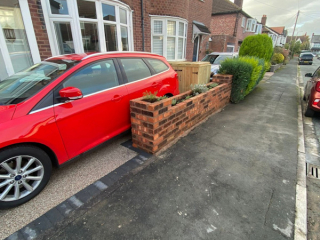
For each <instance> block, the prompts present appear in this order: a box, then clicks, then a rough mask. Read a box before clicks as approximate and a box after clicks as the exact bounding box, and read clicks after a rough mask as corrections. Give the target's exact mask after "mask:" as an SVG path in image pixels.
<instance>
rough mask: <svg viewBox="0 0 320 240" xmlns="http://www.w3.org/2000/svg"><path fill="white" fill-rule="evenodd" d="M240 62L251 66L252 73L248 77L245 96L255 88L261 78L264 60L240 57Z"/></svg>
mask: <svg viewBox="0 0 320 240" xmlns="http://www.w3.org/2000/svg"><path fill="white" fill-rule="evenodd" d="M240 59H241V60H242V61H245V62H247V63H249V64H250V65H251V66H252V73H251V76H250V81H249V83H248V86H247V88H246V92H245V96H246V95H248V94H249V93H250V92H251V91H252V90H253V89H254V88H255V86H257V84H258V83H259V81H260V80H261V79H262V77H263V75H264V74H263V71H264V60H263V59H259V58H257V57H249V56H246V57H240Z"/></svg>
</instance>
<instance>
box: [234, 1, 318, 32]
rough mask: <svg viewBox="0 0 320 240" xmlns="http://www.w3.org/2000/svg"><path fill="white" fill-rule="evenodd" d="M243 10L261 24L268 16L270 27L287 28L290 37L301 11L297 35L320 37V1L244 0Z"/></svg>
mask: <svg viewBox="0 0 320 240" xmlns="http://www.w3.org/2000/svg"><path fill="white" fill-rule="evenodd" d="M231 1H232V2H233V0H231ZM243 10H244V11H245V12H246V13H248V14H249V15H250V16H252V17H253V18H256V19H257V20H258V21H259V22H260V21H261V17H262V15H264V14H265V15H267V26H268V27H281V26H285V27H286V29H287V30H288V32H289V33H288V35H289V36H291V35H292V31H293V26H294V23H295V19H296V16H297V12H298V10H300V14H299V18H298V22H297V27H296V30H295V35H304V34H305V33H307V35H309V36H310V38H311V35H312V33H314V34H316V35H320V0H268V1H265V0H243Z"/></svg>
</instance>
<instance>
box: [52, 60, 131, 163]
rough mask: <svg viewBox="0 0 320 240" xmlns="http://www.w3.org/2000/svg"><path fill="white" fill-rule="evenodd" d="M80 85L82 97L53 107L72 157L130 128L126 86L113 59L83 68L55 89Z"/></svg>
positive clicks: (78, 86)
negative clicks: (121, 82) (120, 78)
mask: <svg viewBox="0 0 320 240" xmlns="http://www.w3.org/2000/svg"><path fill="white" fill-rule="evenodd" d="M69 86H72V87H77V88H79V89H80V90H81V91H82V93H83V98H82V99H79V100H75V101H72V102H68V103H63V104H61V105H56V106H55V107H54V111H55V117H56V122H57V125H58V128H59V130H60V134H61V137H62V139H63V141H64V144H65V147H66V149H67V152H68V155H69V157H70V158H72V157H75V156H77V155H79V154H80V153H83V152H85V151H87V150H89V149H91V148H92V147H94V146H97V145H98V144H100V143H102V142H104V141H106V140H108V139H110V138H112V137H113V136H115V135H117V134H119V133H120V132H123V131H124V130H126V129H129V128H130V119H126V118H124V117H123V116H124V115H126V112H125V111H127V110H128V107H127V105H129V100H128V95H127V89H126V87H125V86H124V85H119V80H118V75H117V72H116V69H115V65H114V61H113V60H112V59H105V60H102V61H99V62H95V63H93V64H91V65H88V66H86V67H83V68H81V69H80V70H79V71H77V72H76V73H74V74H72V75H71V76H70V77H68V78H67V80H65V81H64V82H63V83H62V84H61V86H60V87H59V88H58V89H57V91H56V92H55V97H56V98H59V93H58V91H59V90H60V89H62V88H65V87H69Z"/></svg>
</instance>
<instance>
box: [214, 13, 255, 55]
mask: <svg viewBox="0 0 320 240" xmlns="http://www.w3.org/2000/svg"><path fill="white" fill-rule="evenodd" d="M243 16H244V15H243V14H241V13H239V14H238V13H233V14H221V15H214V16H212V17H211V23H210V30H211V33H212V35H211V39H212V42H211V43H210V50H212V51H218V52H225V51H226V49H227V43H233V44H234V46H235V48H234V49H235V50H234V51H236V52H237V51H238V48H239V44H238V42H239V41H243V39H245V38H246V37H247V36H249V35H253V34H254V33H251V32H245V31H244V30H245V27H244V28H243V27H242V26H241V23H242V17H243ZM246 19H247V17H246ZM235 26H237V27H236V29H235ZM235 30H236V31H235ZM221 49H223V50H221Z"/></svg>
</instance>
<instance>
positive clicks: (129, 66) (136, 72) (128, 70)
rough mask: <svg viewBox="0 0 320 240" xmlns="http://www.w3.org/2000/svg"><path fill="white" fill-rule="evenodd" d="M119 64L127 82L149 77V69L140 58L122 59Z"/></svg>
mask: <svg viewBox="0 0 320 240" xmlns="http://www.w3.org/2000/svg"><path fill="white" fill-rule="evenodd" d="M120 62H121V64H122V66H123V69H124V72H125V74H126V76H127V79H128V82H134V81H137V80H140V79H143V78H147V77H150V76H151V72H150V69H149V68H148V66H147V65H146V64H145V63H144V61H143V60H142V59H140V58H122V59H120Z"/></svg>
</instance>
